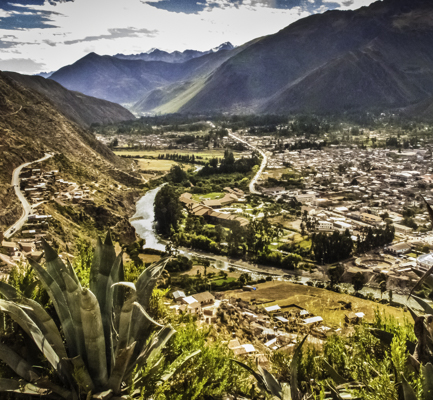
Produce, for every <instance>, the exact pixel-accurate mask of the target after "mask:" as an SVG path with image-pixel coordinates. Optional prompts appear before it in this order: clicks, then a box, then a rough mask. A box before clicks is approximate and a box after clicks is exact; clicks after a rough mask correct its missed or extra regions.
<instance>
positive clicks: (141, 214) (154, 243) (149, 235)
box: [131, 184, 419, 309]
mask: <svg viewBox="0 0 433 400" xmlns="http://www.w3.org/2000/svg"><path fill="white" fill-rule="evenodd" d="M164 185H165V184H163V185H161V186H158V187H157V188H155V189H152V190H149V191H148V192H147V193H146V194H145V195H144V196H143V197H142V198H140V200H138V202H137V204H136V213H135V214H134V216H133V217H132V218H131V225H132V226H133V227H134V228H135V230H136V231H137V234H138V236H140V238H142V239H145V240H146V247H150V248H152V249H156V250H162V251H164V250H165V242H164V241H163V240H162V239H161V238H160V237H159V236H158V235H157V234H156V232H155V229H154V222H155V214H154V211H153V207H154V202H155V197H156V194H157V193H158V192H159V190H160V189H161V188H162V186H164ZM180 253H181V254H182V255H184V256H186V257H188V258H192V257H201V258H206V259H207V260H209V261H210V263H211V265H212V266H213V267H215V268H218V269H220V270H225V271H227V270H228V269H229V267H234V268H235V269H237V270H238V271H239V272H248V273H250V274H251V277H252V278H253V279H254V280H256V279H260V278H265V277H266V276H269V275H272V276H273V278H274V279H275V280H281V281H288V280H289V279H287V278H286V277H283V275H286V276H287V274H288V273H289V271H284V270H281V269H279V268H273V267H265V266H255V265H252V264H248V263H246V262H243V261H239V262H230V261H228V260H227V257H223V256H216V255H214V254H211V253H205V252H202V251H194V250H190V249H186V248H182V249H181V250H180ZM295 276H297V278H296V279H297V280H298V281H299V282H302V283H304V284H305V283H306V282H307V281H309V280H311V279H312V278H311V277H309V276H299V275H293V278H294V277H295ZM293 278H292V279H293ZM313 280H320V279H313ZM341 286H342V287H343V288H344V289H347V290H348V291H349V292H352V291H353V286H352V285H351V284H349V283H344V284H341ZM361 293H362V294H364V295H366V294H368V293H372V294H373V295H374V296H375V297H380V290H379V289H377V288H372V287H367V286H365V287H364V288H363V289H362V290H361ZM384 298H385V299H387V298H388V293H385V294H384ZM393 301H394V302H397V303H400V304H404V305H408V306H410V307H413V308H417V309H419V305H418V303H416V301H414V300H413V299H412V298H411V299H409V301H407V295H401V294H397V293H395V292H394V293H393Z"/></svg>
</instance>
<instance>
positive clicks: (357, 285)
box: [352, 272, 365, 293]
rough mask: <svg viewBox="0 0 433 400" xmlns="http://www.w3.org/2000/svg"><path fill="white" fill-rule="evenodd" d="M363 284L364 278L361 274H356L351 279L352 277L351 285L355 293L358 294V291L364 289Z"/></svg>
mask: <svg viewBox="0 0 433 400" xmlns="http://www.w3.org/2000/svg"><path fill="white" fill-rule="evenodd" d="M364 284H365V276H364V274H363V273H362V272H357V273H356V274H355V275H354V276H353V277H352V285H353V288H354V289H355V292H356V293H358V292H359V291H360V290H362V288H363V287H364Z"/></svg>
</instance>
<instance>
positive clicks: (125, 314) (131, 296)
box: [112, 282, 137, 355]
mask: <svg viewBox="0 0 433 400" xmlns="http://www.w3.org/2000/svg"><path fill="white" fill-rule="evenodd" d="M116 286H123V287H125V288H127V289H128V290H127V294H126V300H125V302H124V303H123V307H122V310H121V311H120V318H119V321H120V322H119V339H118V342H117V348H116V355H117V354H118V353H119V351H120V350H122V349H124V348H126V347H128V344H129V343H128V338H129V332H130V329H131V316H132V311H133V309H134V303H135V300H136V299H137V291H136V290H135V285H134V284H133V283H131V282H118V283H115V284H113V285H112V288H114V287H116ZM134 323H135V321H134Z"/></svg>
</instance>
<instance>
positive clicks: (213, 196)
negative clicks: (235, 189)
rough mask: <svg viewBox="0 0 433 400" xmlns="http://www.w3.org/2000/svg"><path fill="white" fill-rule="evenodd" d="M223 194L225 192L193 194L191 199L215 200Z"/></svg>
mask: <svg viewBox="0 0 433 400" xmlns="http://www.w3.org/2000/svg"><path fill="white" fill-rule="evenodd" d="M224 195H225V193H221V192H212V193H207V194H193V195H192V199H193V200H195V201H199V202H200V201H202V200H217V199H222V198H223V197H224Z"/></svg>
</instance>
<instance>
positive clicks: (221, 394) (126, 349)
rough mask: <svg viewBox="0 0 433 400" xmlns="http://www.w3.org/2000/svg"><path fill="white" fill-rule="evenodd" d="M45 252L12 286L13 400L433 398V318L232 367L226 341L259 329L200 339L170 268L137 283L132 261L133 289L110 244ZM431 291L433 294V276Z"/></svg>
mask: <svg viewBox="0 0 433 400" xmlns="http://www.w3.org/2000/svg"><path fill="white" fill-rule="evenodd" d="M44 246H45V254H46V263H45V268H44V267H42V266H39V265H38V264H36V263H34V262H33V263H32V267H31V268H30V267H29V268H24V267H23V268H22V269H21V271H18V270H16V271H14V273H13V274H12V276H11V278H10V280H9V283H8V284H6V283H4V282H2V283H1V284H0V291H1V295H2V297H3V299H2V300H0V306H1V311H2V312H3V314H4V315H5V318H4V320H3V324H2V325H1V330H2V332H1V333H2V336H1V337H2V339H1V342H2V343H1V344H0V350H1V351H0V359H1V360H2V363H1V365H0V366H1V370H0V372H1V379H0V390H2V391H4V392H6V394H5V395H4V396H3V397H2V398H11V399H15V398H26V396H27V395H28V396H38V397H39V398H42V397H47V398H58V399H62V398H63V399H77V400H78V399H81V398H82V399H87V398H90V397H89V396H91V395H92V394H97V393H99V395H98V396H99V397H95V398H101V399H102V398H107V397H106V396H108V397H110V396H113V395H114V396H113V397H111V398H112V399H116V398H117V399H120V398H121V399H134V398H136V399H151V398H152V399H159V400H162V399H179V400H180V399H182V400H187V399H203V400H204V399H222V398H225V397H226V396H227V395H230V394H231V395H232V396H234V398H240V397H242V398H247V399H265V398H269V399H270V398H271V397H272V396H274V397H273V398H275V397H276V398H280V399H298V400H300V399H331V398H332V399H340V398H351V399H362V400H379V399H380V400H397V399H400V398H401V399H404V400H412V399H416V400H431V399H432V398H433V396H432V393H433V392H432V387H431V382H432V379H433V368H432V365H431V361H432V355H431V350H430V348H429V347H430V345H429V343H430V341H431V340H432V336H431V332H430V324H431V319H432V318H433V317H431V316H425V317H424V316H418V315H417V314H416V313H415V312H414V311H412V310H410V312H411V315H412V317H413V318H414V324H412V323H410V322H409V321H408V320H407V319H406V318H403V319H401V318H400V319H399V320H397V319H395V318H394V317H393V316H387V315H385V314H383V313H381V312H380V311H379V310H377V311H376V312H375V314H374V316H373V318H372V320H370V323H369V324H368V323H364V324H361V325H359V326H354V327H350V326H349V327H346V328H345V330H344V331H345V333H346V334H345V335H341V334H340V335H338V334H332V335H329V336H328V337H325V338H324V340H323V341H317V340H309V338H308V336H305V334H306V333H307V334H308V331H305V328H303V329H301V330H299V331H298V335H299V342H300V345H299V346H297V348H296V351H295V353H294V355H292V353H291V352H287V351H285V350H284V349H282V350H280V351H275V352H271V351H269V353H268V354H267V356H268V357H269V365H268V366H267V367H266V369H264V368H262V367H256V366H254V363H251V362H250V361H252V360H250V361H248V359H247V360H245V359H244V360H243V361H242V362H236V363H234V362H232V361H230V358H233V357H234V356H233V355H232V354H231V351H230V350H228V348H227V345H226V344H224V341H226V342H225V343H227V339H228V338H229V333H230V332H231V330H230V329H233V328H230V327H231V325H232V324H233V323H235V324H237V327H238V328H237V329H239V328H240V329H242V330H244V331H245V332H248V331H249V328H248V326H249V325H248V323H247V322H246V320H245V321H240V320H237V321H236V322H235V321H234V320H232V318H233V316H232V314H231V313H230V309H229V308H227V307H224V308H223V309H222V310H221V312H219V313H218V315H217V321H216V324H215V325H214V327H206V326H204V327H203V326H201V327H200V329H197V328H198V326H197V324H196V322H194V320H193V319H191V317H188V316H182V315H180V316H176V315H174V314H172V313H170V312H168V310H167V309H166V308H165V306H164V304H163V302H164V300H163V298H164V296H166V295H167V293H168V292H167V290H165V289H162V287H158V286H160V284H162V281H161V280H160V278H161V273H162V270H163V269H164V265H165V263H166V261H167V259H164V258H163V259H161V260H160V261H159V262H157V263H155V264H153V265H152V266H149V267H147V268H145V269H144V270H143V268H141V271H138V273H137V274H131V273H130V269H131V268H134V265H133V261H131V262H129V263H128V265H127V266H125V271H124V276H125V277H130V278H131V280H134V281H135V284H133V283H131V282H126V281H125V282H124V283H122V282H120V281H119V279H121V277H122V275H123V274H122V269H123V268H122V259H123V257H122V255H119V256H117V257H116V254H115V252H114V247H113V246H112V243H111V239H110V238H109V237H108V238H107V240H106V241H105V243H104V244H102V243H101V242H100V241H99V242H98V244H97V248H96V252H95V253H94V254H93V250H92V249H91V248H90V247H89V246H87V247H86V246H81V247H80V246H78V247H80V248H81V252H80V253H77V254H76V255H77V257H76V259H75V262H74V265H71V264H69V262H66V264H64V263H63V262H62V261H61V259H60V258H58V257H57V255H56V253H55V252H54V251H53V250H52V249H51V248H50V247H49V246H48V245H47V244H44ZM423 284H427V285H428V286H429V287H430V289H433V281H432V278H431V277H430V276H428V275H426V276H425V277H423V279H421V280H420V282H419V284H418V285H423ZM155 286H156V288H155ZM107 288H111V289H112V290H111V291H110V290H107ZM154 288H155V289H154ZM93 293H95V294H93ZM272 293H273V294H277V291H275V290H274V291H273V292H272ZM122 299H123V301H122ZM417 300H418V301H419V304H420V306H421V307H422V308H424V309H425V311H426V312H427V313H433V310H432V309H431V308H430V306H429V305H428V304H426V303H425V302H423V301H422V300H420V299H417ZM109 304H112V305H113V306H112V307H111V306H110V307H107V305H109ZM111 311H113V313H111ZM95 317H96V318H95ZM80 322H81V323H80ZM113 324H114V325H113ZM116 326H117V327H118V328H117V329H116V332H117V335H113V333H114V331H112V329H114V328H115V327H116ZM106 330H107V333H105V332H106ZM140 332H142V333H141V334H140ZM248 335H249V333H248ZM149 338H152V339H151V340H149ZM29 339H30V340H29ZM35 346H36V347H35ZM137 346H138V349H137ZM37 349H39V350H37ZM134 352H136V354H137V355H136V356H134ZM36 354H39V356H37V357H36ZM107 356H108V357H107ZM245 362H246V364H245ZM256 368H257V370H256ZM256 371H257V372H256ZM256 380H257V383H255V381H256ZM107 390H108V392H107ZM289 393H290V395H289ZM116 396H117V397H116ZM119 396H121V397H119Z"/></svg>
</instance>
